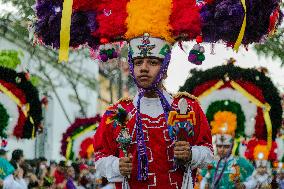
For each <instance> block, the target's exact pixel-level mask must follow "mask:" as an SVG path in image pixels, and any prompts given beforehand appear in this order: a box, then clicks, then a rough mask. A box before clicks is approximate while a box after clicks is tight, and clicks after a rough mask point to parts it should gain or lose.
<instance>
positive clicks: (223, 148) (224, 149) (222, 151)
mask: <svg viewBox="0 0 284 189" xmlns="http://www.w3.org/2000/svg"><path fill="white" fill-rule="evenodd" d="M229 151H230V145H217V153H218V156H219V157H220V158H224V157H226V155H227V154H228V153H229Z"/></svg>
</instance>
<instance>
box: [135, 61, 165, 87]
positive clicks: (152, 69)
mask: <svg viewBox="0 0 284 189" xmlns="http://www.w3.org/2000/svg"><path fill="white" fill-rule="evenodd" d="M133 64H134V76H135V78H136V80H137V82H138V84H139V85H140V86H141V87H142V88H148V87H150V86H151V84H152V83H153V82H154V81H155V79H156V77H157V75H158V73H159V71H160V68H161V65H162V60H161V59H158V58H135V59H134V60H133Z"/></svg>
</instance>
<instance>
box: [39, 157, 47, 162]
mask: <svg viewBox="0 0 284 189" xmlns="http://www.w3.org/2000/svg"><path fill="white" fill-rule="evenodd" d="M38 160H39V161H40V162H41V161H47V159H46V158H45V157H39V158H38Z"/></svg>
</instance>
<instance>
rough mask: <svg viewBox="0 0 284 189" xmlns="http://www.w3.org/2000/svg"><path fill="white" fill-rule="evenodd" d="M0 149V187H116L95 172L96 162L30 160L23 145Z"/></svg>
mask: <svg viewBox="0 0 284 189" xmlns="http://www.w3.org/2000/svg"><path fill="white" fill-rule="evenodd" d="M6 153H7V152H6V151H5V150H3V149H0V188H3V189H105V188H109V189H111V188H114V187H113V186H112V185H111V184H109V183H107V180H106V179H104V178H100V177H99V174H98V173H96V169H95V166H94V163H93V162H92V161H88V160H85V159H78V160H77V161H76V163H68V162H67V163H66V162H65V161H60V162H58V163H57V162H55V161H50V162H48V161H47V159H46V158H44V157H40V158H38V159H32V160H27V159H25V156H24V153H23V151H22V150H21V149H17V150H14V151H13V152H12V157H11V159H8V158H7V154H6Z"/></svg>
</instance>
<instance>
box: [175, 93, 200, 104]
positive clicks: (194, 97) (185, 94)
mask: <svg viewBox="0 0 284 189" xmlns="http://www.w3.org/2000/svg"><path fill="white" fill-rule="evenodd" d="M173 97H174V98H181V97H188V98H190V99H193V100H196V101H197V102H199V101H198V98H197V97H196V96H194V95H192V94H189V93H188V92H178V93H177V94H175V95H174V96H173Z"/></svg>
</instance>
